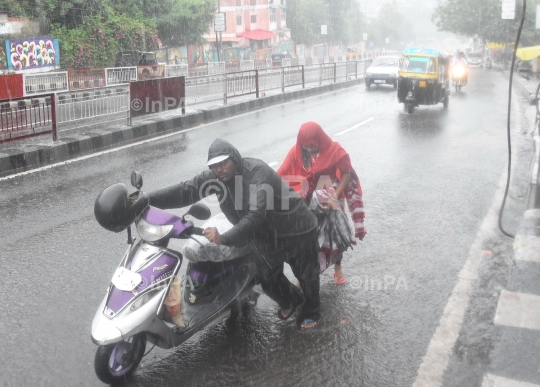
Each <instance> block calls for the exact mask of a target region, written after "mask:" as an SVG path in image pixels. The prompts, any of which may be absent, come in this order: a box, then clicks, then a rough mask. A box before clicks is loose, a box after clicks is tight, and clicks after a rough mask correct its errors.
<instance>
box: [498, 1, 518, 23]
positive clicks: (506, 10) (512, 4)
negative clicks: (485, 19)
mask: <svg viewBox="0 0 540 387" xmlns="http://www.w3.org/2000/svg"><path fill="white" fill-rule="evenodd" d="M501 18H502V19H504V20H512V19H515V18H516V0H502V13H501Z"/></svg>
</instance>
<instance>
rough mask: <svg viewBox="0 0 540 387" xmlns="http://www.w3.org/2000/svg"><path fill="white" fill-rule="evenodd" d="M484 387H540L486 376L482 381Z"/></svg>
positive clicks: (500, 377)
mask: <svg viewBox="0 0 540 387" xmlns="http://www.w3.org/2000/svg"><path fill="white" fill-rule="evenodd" d="M482 387H540V386H539V385H538V384H532V383H527V382H520V381H519V380H512V379H507V378H503V377H502V376H497V375H492V374H486V375H484V380H483V381H482Z"/></svg>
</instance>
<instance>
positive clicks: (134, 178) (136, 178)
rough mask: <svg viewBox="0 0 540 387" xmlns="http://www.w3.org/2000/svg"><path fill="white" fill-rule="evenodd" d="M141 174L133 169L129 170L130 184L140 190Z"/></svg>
mask: <svg viewBox="0 0 540 387" xmlns="http://www.w3.org/2000/svg"><path fill="white" fill-rule="evenodd" d="M142 184H143V181H142V175H141V173H140V172H137V171H133V172H131V185H132V186H134V187H135V188H137V189H138V190H140V189H141V188H142Z"/></svg>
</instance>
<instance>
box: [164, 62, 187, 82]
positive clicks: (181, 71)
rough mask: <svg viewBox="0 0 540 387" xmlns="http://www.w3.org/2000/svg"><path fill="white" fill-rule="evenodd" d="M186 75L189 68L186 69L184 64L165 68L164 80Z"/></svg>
mask: <svg viewBox="0 0 540 387" xmlns="http://www.w3.org/2000/svg"><path fill="white" fill-rule="evenodd" d="M188 74H189V68H188V65H187V64H185V63H184V64H177V65H166V66H165V78H172V77H187V76H188Z"/></svg>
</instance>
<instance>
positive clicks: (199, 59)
mask: <svg viewBox="0 0 540 387" xmlns="http://www.w3.org/2000/svg"><path fill="white" fill-rule="evenodd" d="M188 63H189V64H202V63H204V58H203V53H202V48H201V47H199V46H188Z"/></svg>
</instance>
